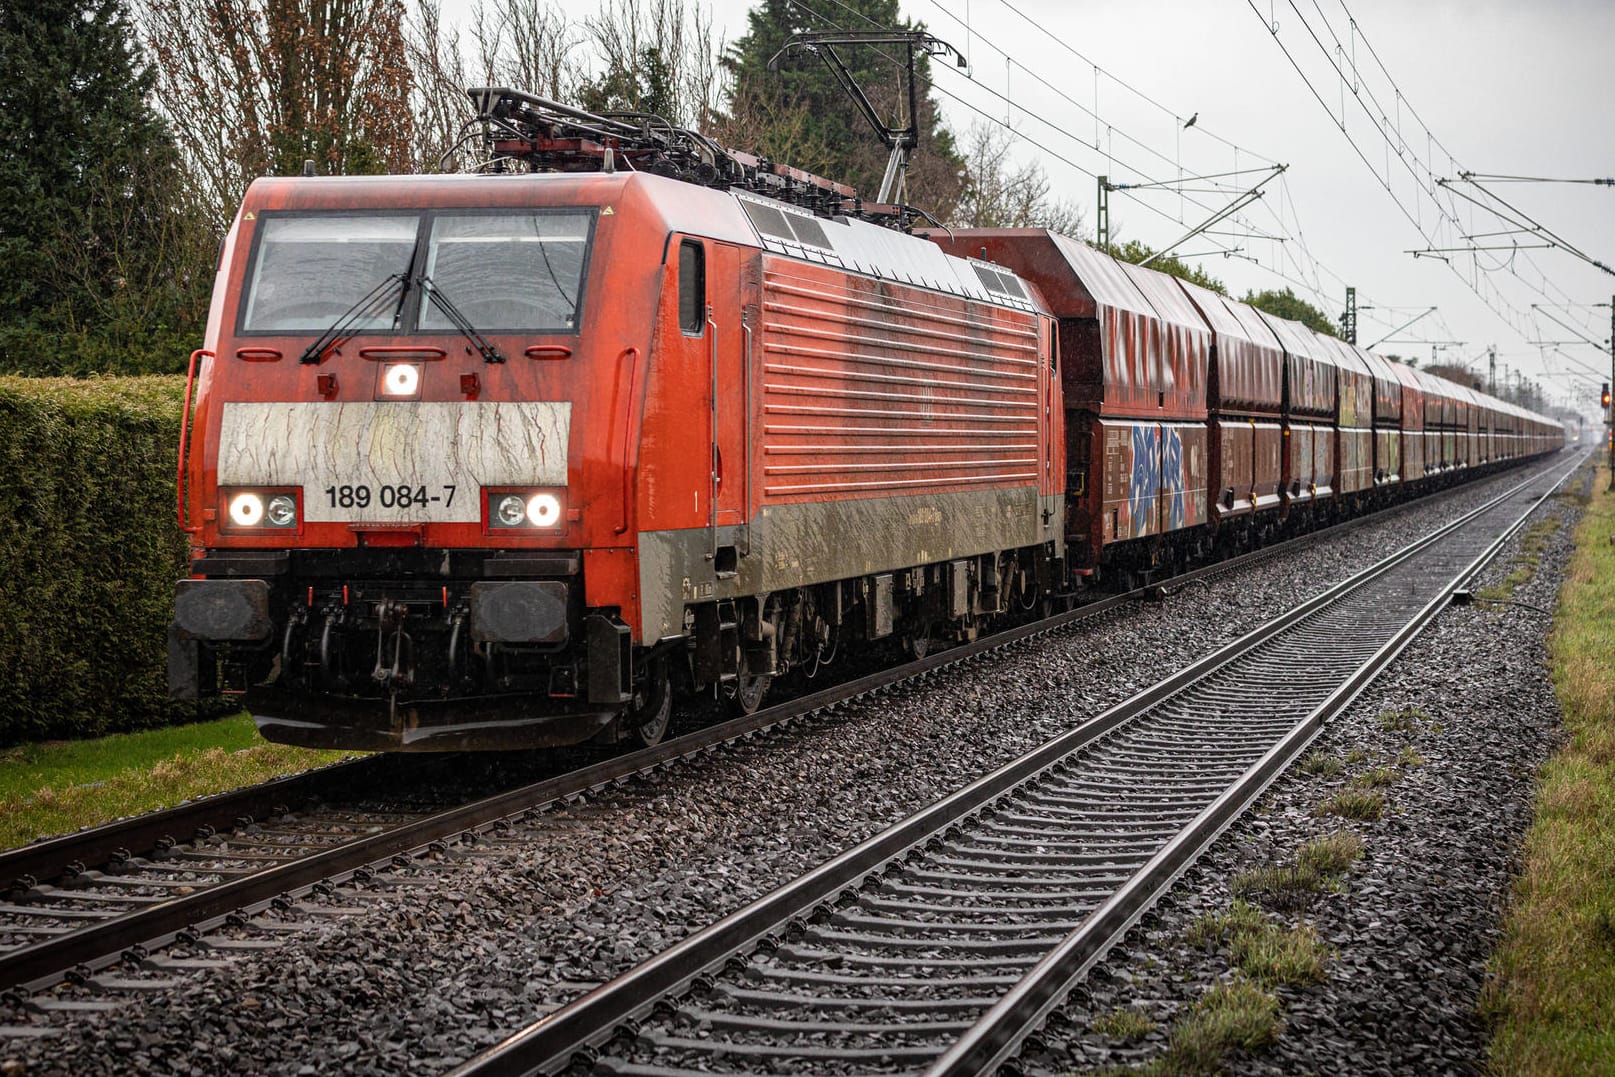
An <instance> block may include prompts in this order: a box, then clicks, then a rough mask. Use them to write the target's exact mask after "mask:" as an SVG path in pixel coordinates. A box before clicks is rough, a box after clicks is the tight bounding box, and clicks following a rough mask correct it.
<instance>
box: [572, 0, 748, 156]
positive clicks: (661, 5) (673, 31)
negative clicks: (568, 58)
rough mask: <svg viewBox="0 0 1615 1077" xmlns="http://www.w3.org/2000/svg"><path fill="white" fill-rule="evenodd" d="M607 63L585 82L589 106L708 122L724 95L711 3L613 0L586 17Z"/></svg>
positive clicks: (690, 123) (701, 125)
mask: <svg viewBox="0 0 1615 1077" xmlns="http://www.w3.org/2000/svg"><path fill="white" fill-rule="evenodd" d="M583 32H584V34H585V36H586V37H587V39H588V42H589V44H590V45H591V46H593V49H592V51H593V52H594V53H595V54H596V55H597V56H598V58H599V60H600V61H601V63H602V65H603V66H602V68H601V70H600V71H599V73H598V74H597V75H595V76H594V77H593V78H592V79H588V80H586V81H585V82H584V83H583V84H582V85H580V87H579V90H580V97H581V99H582V100H583V101H584V103H585V105H586V107H594V108H597V109H602V110H610V111H628V112H647V113H652V114H655V115H657V116H660V117H662V118H663V119H666V120H668V121H669V122H671V123H675V124H680V125H682V126H687V127H693V128H695V129H697V130H703V131H704V130H707V129H708V128H709V127H710V126H711V124H712V119H713V117H714V116H715V115H716V114H717V112H718V109H719V106H720V104H721V102H722V98H723V74H722V67H721V65H720V64H719V60H718V58H719V56H720V55H721V54H722V51H723V40H722V38H720V37H716V36H715V35H714V31H713V28H712V10H711V9H710V8H702V7H701V6H700V5H699V4H690V5H688V6H687V5H686V4H685V3H684V0H608V2H607V3H606V4H605V5H604V6H603V7H602V8H601V9H600V11H599V12H597V13H596V14H595V15H593V16H591V17H590V18H587V19H585V20H584V21H583Z"/></svg>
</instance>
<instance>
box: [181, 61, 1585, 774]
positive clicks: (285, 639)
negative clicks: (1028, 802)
mask: <svg viewBox="0 0 1615 1077" xmlns="http://www.w3.org/2000/svg"><path fill="white" fill-rule="evenodd" d="M470 92H471V96H472V100H473V102H474V104H475V105H476V110H477V118H476V121H475V122H476V123H477V124H479V125H480V126H481V128H482V131H483V134H484V137H485V138H486V142H487V151H488V153H487V156H488V160H487V163H486V164H485V165H484V166H483V167H482V168H481V169H480V170H479V171H477V172H472V173H467V174H457V175H439V176H358V177H316V176H298V177H276V178H264V179H260V180H257V181H255V182H254V183H253V184H252V185H251V187H250V188H249V190H248V191H247V193H246V195H245V198H244V200H243V202H242V205H241V207H240V210H239V212H238V214H237V216H236V218H235V220H234V222H233V223H232V225H231V227H230V229H229V232H228V234H227V235H226V237H225V239H224V242H223V246H222V249H221V253H220V259H219V268H218V274H217V279H216V284H215V288H214V294H213V300H212V306H211V309H210V312H209V318H208V325H207V331H206V339H205V341H204V345H205V346H204V348H203V349H202V350H200V351H199V352H197V353H196V354H194V355H193V356H192V358H191V373H190V376H189V377H188V379H187V387H186V404H185V416H186V418H185V424H184V428H183V430H182V434H181V445H180V456H179V471H178V475H177V486H178V490H177V499H178V514H179V522H180V526H181V528H182V529H183V530H184V532H185V533H186V535H187V536H188V540H189V543H190V549H191V562H190V572H189V574H188V576H187V577H186V578H185V579H182V580H180V581H178V582H177V584H176V590H175V596H174V619H173V622H172V624H171V626H170V630H169V685H170V691H171V694H173V695H174V696H176V697H177V698H187V699H194V698H201V697H208V696H215V695H220V694H231V695H235V696H238V697H239V698H240V700H241V701H242V703H243V705H244V706H246V707H247V708H248V710H250V712H251V713H252V714H253V716H254V718H255V720H256V722H257V724H258V727H259V729H260V730H261V732H262V734H263V736H265V737H266V738H268V739H270V740H273V741H279V742H284V743H290V744H299V745H308V746H316V747H340V748H349V749H361V750H379V751H442V750H492V749H505V748H543V747H554V746H560V745H567V744H575V743H579V742H585V741H589V742H596V743H618V742H625V741H626V742H633V743H638V744H654V743H656V742H657V741H658V740H660V739H661V738H662V737H663V736H664V735H665V733H666V730H667V728H668V724H669V715H670V713H671V710H672V701H673V699H674V698H675V697H676V696H681V695H690V696H703V697H716V698H719V699H722V700H724V701H726V703H727V705H729V706H731V707H733V708H735V709H737V710H740V711H750V710H754V709H756V708H757V707H758V706H760V705H761V704H762V702H763V701H764V699H765V697H766V695H767V692H768V690H769V688H770V685H771V683H772V682H773V681H774V679H776V678H780V677H782V676H801V677H808V676H812V675H813V674H815V673H816V672H817V671H818V670H819V669H820V668H821V667H822V666H823V665H825V664H827V663H829V662H832V661H834V660H835V659H836V658H838V657H839V656H841V655H844V654H849V653H855V652H860V651H863V650H866V649H870V648H879V647H885V648H893V649H895V648H897V647H902V648H904V649H906V650H907V651H908V652H909V653H911V654H924V653H925V651H926V650H927V649H928V648H930V647H932V646H934V645H937V644H947V643H951V642H959V641H967V640H970V639H972V638H975V637H976V636H977V635H978V634H979V633H981V632H983V631H985V630H987V629H989V628H991V627H992V626H993V625H994V624H995V623H997V622H1000V621H1002V620H1005V619H1008V618H1012V617H1016V616H1030V615H1032V614H1034V613H1036V612H1037V611H1039V610H1048V609H1051V608H1055V607H1056V606H1057V605H1059V604H1061V603H1069V602H1071V601H1073V599H1074V597H1075V596H1080V595H1081V594H1082V593H1083V592H1084V591H1085V590H1088V589H1091V588H1094V587H1098V586H1130V585H1133V584H1136V583H1139V582H1144V581H1148V580H1150V579H1153V578H1156V577H1158V576H1159V575H1160V574H1162V573H1166V572H1169V571H1171V570H1172V569H1174V568H1175V567H1177V566H1179V565H1181V564H1184V563H1188V562H1191V561H1194V560H1196V559H1200V558H1205V557H1208V556H1213V555H1215V554H1216V553H1217V552H1218V551H1219V550H1227V549H1236V548H1244V547H1248V546H1250V545H1252V544H1256V543H1260V542H1262V541H1265V540H1266V539H1268V538H1269V537H1271V536H1274V535H1277V534H1280V533H1291V532H1294V531H1298V530H1301V529H1305V528H1308V527H1314V526H1318V525H1320V524H1322V523H1326V522H1329V521H1332V520H1336V519H1340V518H1344V517H1348V516H1351V515H1355V514H1358V513H1361V512H1365V511H1369V510H1371V509H1373V508H1376V507H1378V506H1381V505H1385V504H1389V503H1391V502H1393V501H1396V500H1400V499H1404V498H1410V497H1417V496H1421V495H1424V494H1426V493H1429V492H1430V491H1433V490H1435V489H1438V488H1440V487H1444V486H1447V485H1450V484H1452V483H1455V482H1459V481H1464V480H1467V479H1470V478H1473V477H1476V476H1479V475H1483V474H1487V473H1489V472H1491V471H1494V470H1496V469H1498V468H1501V467H1504V466H1507V465H1509V464H1513V463H1516V462H1518V461H1521V460H1525V459H1529V458H1531V457H1535V456H1540V455H1543V454H1546V453H1551V452H1554V451H1556V450H1557V449H1559V448H1560V447H1561V445H1562V444H1563V440H1564V432H1563V430H1562V428H1561V427H1560V425H1559V424H1558V423H1556V422H1554V421H1552V420H1551V419H1548V418H1546V417H1543V416H1540V415H1535V414H1532V413H1529V412H1527V411H1524V410H1522V409H1520V408H1517V407H1514V406H1512V405H1510V404H1507V403H1505V402H1503V401H1500V400H1497V399H1494V398H1492V397H1489V396H1486V395H1484V394H1481V393H1478V392H1476V391H1474V390H1472V389H1469V388H1465V387H1462V386H1459V385H1455V384H1452V383H1450V382H1447V381H1443V380H1441V379H1439V378H1436V377H1433V376H1431V375H1429V374H1427V373H1424V372H1422V371H1419V370H1415V369H1412V368H1411V367H1408V366H1405V365H1402V364H1399V363H1396V362H1393V361H1390V360H1387V359H1385V358H1382V357H1380V356H1377V355H1375V354H1373V353H1372V352H1369V351H1367V350H1365V349H1362V348H1358V347H1355V346H1353V345H1350V344H1346V343H1343V342H1342V341H1339V340H1337V339H1334V338H1333V337H1330V336H1325V335H1320V334H1317V333H1314V332H1313V331H1311V330H1310V329H1307V328H1306V327H1305V326H1302V325H1300V324H1298V323H1295V322H1290V321H1286V320H1284V319H1281V318H1276V317H1274V316H1272V315H1270V314H1266V313H1264V312H1261V311H1258V310H1256V309H1254V308H1252V307H1250V306H1246V305H1244V304H1242V303H1238V302H1235V301H1233V300H1231V299H1229V298H1227V297H1226V296H1223V295H1220V294H1218V293H1215V292H1212V291H1209V290H1206V289H1204V288H1200V287H1197V286H1195V285H1193V284H1190V283H1188V282H1186V281H1182V280H1180V279H1178V278H1176V277H1172V276H1168V275H1166V274H1163V273H1159V272H1156V271H1153V270H1150V269H1147V268H1140V267H1138V266H1136V265H1131V264H1128V263H1124V262H1120V261H1117V260H1115V259H1113V258H1111V257H1109V256H1108V255H1107V254H1104V253H1102V252H1100V251H1097V250H1095V249H1093V248H1091V247H1089V246H1088V245H1086V244H1084V243H1082V242H1080V241H1079V240H1076V239H1073V238H1070V237H1067V236H1063V235H1059V234H1056V233H1052V232H1049V231H1046V230H1041V229H952V230H949V229H946V228H942V227H940V226H938V225H937V223H936V222H934V221H927V220H925V219H923V216H922V215H918V214H917V213H916V211H914V210H912V209H910V208H909V207H905V206H892V205H875V204H872V203H869V202H866V201H864V200H863V199H861V198H860V197H859V196H858V194H857V192H855V191H853V190H852V189H851V188H848V187H846V186H844V185H841V184H837V183H834V182H831V181H827V180H823V179H820V178H818V177H815V176H811V175H808V174H806V173H803V172H800V171H798V170H795V169H792V168H790V167H788V166H785V165H782V164H778V163H775V162H771V161H768V160H766V159H762V158H758V157H755V156H751V155H747V154H744V153H740V152H738V151H733V150H729V149H726V148H724V147H722V146H720V145H718V144H716V143H714V142H712V141H711V140H709V139H707V138H705V137H704V136H701V135H700V134H698V133H696V132H691V131H687V130H681V129H678V128H675V127H673V126H671V125H668V124H666V123H665V121H660V120H657V119H655V118H651V117H643V116H638V115H632V114H608V115H597V114H591V113H587V112H583V111H581V110H578V109H575V108H571V107H569V106H566V105H563V104H561V103H558V102H554V101H548V100H546V99H543V98H540V97H536V96H533V95H530V94H526V93H523V92H520V91H517V90H512V89H508V88H502V87H490V88H479V89H475V90H472V91H470Z"/></svg>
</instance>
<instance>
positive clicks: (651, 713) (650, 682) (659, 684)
mask: <svg viewBox="0 0 1615 1077" xmlns="http://www.w3.org/2000/svg"><path fill="white" fill-rule="evenodd" d="M672 716H673V691H672V687H671V685H669V684H668V678H667V663H666V662H664V661H656V662H653V663H651V664H650V666H649V667H648V668H647V669H646V670H645V681H644V684H643V686H642V687H641V688H640V690H639V692H638V694H636V695H635V697H634V704H633V707H632V708H631V709H630V710H629V712H628V738H629V739H630V740H631V741H633V742H634V743H635V744H638V745H640V746H641V747H645V748H651V747H654V746H656V745H658V744H660V743H661V742H662V738H663V737H664V736H666V735H667V725H668V720H669V719H670V718H671V717H672Z"/></svg>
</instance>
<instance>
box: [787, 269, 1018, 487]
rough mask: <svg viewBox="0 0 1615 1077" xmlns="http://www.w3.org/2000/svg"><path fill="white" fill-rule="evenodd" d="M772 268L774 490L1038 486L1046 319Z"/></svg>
mask: <svg viewBox="0 0 1615 1077" xmlns="http://www.w3.org/2000/svg"><path fill="white" fill-rule="evenodd" d="M767 263H768V264H767V266H766V268H765V273H764V281H763V293H764V294H763V319H762V321H763V326H762V329H763V332H762V348H763V399H762V409H763V437H762V453H763V461H762V474H763V477H764V482H763V492H764V495H765V496H766V497H768V498H771V499H777V500H790V499H794V498H797V497H801V496H806V495H817V494H827V493H843V494H857V493H885V492H892V493H905V492H915V491H922V490H931V489H938V488H946V489H958V488H964V487H970V486H976V485H986V484H994V485H1026V484H1031V483H1035V482H1036V481H1037V476H1038V470H1037V469H1038V409H1039V402H1038V382H1039V375H1040V371H1039V368H1038V364H1039V362H1040V357H1039V349H1038V335H1037V321H1036V318H1035V317H1033V316H1032V315H1029V314H1023V313H1021V312H1019V311H1015V310H1006V309H1003V308H999V307H994V306H989V305H987V304H984V303H980V302H975V301H971V300H966V299H955V298H953V297H951V296H945V295H939V294H937V293H933V292H927V291H923V290H921V289H918V288H911V287H908V286H905V285H899V284H892V283H889V282H879V281H868V280H864V279H861V278H847V277H844V276H840V275H832V274H828V273H827V274H824V275H822V276H821V275H820V274H818V273H817V272H816V271H814V270H813V269H812V267H808V266H803V265H800V264H798V263H791V262H785V261H783V260H775V259H768V260H767Z"/></svg>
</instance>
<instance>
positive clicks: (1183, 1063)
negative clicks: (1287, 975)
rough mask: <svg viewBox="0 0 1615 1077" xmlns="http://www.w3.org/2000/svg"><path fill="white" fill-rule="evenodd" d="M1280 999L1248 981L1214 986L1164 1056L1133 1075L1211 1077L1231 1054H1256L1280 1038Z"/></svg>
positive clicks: (1175, 1033) (1176, 1033) (1174, 1034)
mask: <svg viewBox="0 0 1615 1077" xmlns="http://www.w3.org/2000/svg"><path fill="white" fill-rule="evenodd" d="M1279 1029H1280V1022H1279V1002H1278V999H1276V998H1274V997H1273V996H1272V995H1270V994H1268V993H1267V992H1266V991H1263V990H1262V989H1261V988H1260V987H1258V986H1257V985H1255V984H1253V983H1251V982H1249V981H1247V980H1235V981H1233V982H1232V983H1225V984H1218V985H1217V986H1216V987H1213V988H1212V989H1211V990H1210V991H1207V992H1206V994H1205V996H1204V997H1203V998H1201V999H1200V1001H1199V1002H1196V1003H1195V1004H1194V1009H1193V1010H1191V1011H1190V1013H1189V1017H1188V1019H1187V1020H1185V1021H1184V1022H1183V1023H1181V1024H1179V1025H1178V1026H1177V1027H1175V1028H1174V1029H1173V1030H1172V1038H1171V1042H1170V1043H1169V1044H1168V1046H1167V1049H1166V1053H1165V1054H1163V1055H1162V1056H1161V1057H1160V1058H1157V1059H1155V1060H1153V1061H1152V1062H1151V1063H1150V1064H1149V1065H1147V1066H1145V1067H1143V1068H1142V1069H1140V1070H1137V1071H1134V1072H1137V1073H1141V1074H1146V1075H1148V1077H1209V1075H1211V1074H1215V1073H1221V1072H1222V1071H1223V1066H1224V1063H1225V1062H1227V1060H1228V1056H1229V1055H1231V1054H1233V1053H1234V1052H1235V1051H1247V1052H1249V1051H1259V1050H1261V1049H1262V1048H1264V1047H1269V1046H1271V1045H1272V1044H1273V1043H1274V1042H1276V1041H1277V1040H1278V1038H1279Z"/></svg>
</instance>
